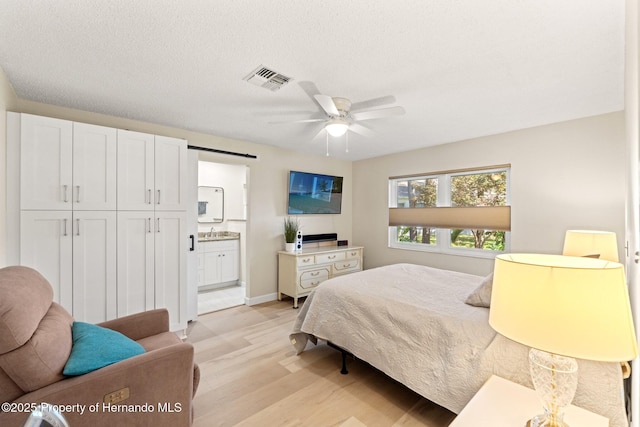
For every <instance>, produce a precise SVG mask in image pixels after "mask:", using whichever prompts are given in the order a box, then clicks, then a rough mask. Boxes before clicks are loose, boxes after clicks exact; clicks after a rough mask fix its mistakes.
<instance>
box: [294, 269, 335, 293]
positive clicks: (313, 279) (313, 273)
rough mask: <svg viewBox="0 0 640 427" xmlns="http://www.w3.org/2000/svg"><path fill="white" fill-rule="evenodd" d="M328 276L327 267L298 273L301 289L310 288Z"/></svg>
mask: <svg viewBox="0 0 640 427" xmlns="http://www.w3.org/2000/svg"><path fill="white" fill-rule="evenodd" d="M328 278H329V269H328V268H319V269H316V270H308V271H303V272H302V273H300V282H299V283H300V287H301V288H302V289H311V288H314V287H316V286H318V285H319V284H320V283H321V282H324V281H325V280H327V279H328Z"/></svg>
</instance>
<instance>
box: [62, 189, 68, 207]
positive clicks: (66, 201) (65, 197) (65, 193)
mask: <svg viewBox="0 0 640 427" xmlns="http://www.w3.org/2000/svg"><path fill="white" fill-rule="evenodd" d="M68 188H69V186H68V185H63V186H62V189H63V192H64V196H63V201H64V202H65V203H68V202H69V197H67V189H68Z"/></svg>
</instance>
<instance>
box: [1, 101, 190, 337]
mask: <svg viewBox="0 0 640 427" xmlns="http://www.w3.org/2000/svg"><path fill="white" fill-rule="evenodd" d="M7 124H8V126H7V162H8V165H10V166H11V167H9V168H7V176H8V187H9V188H8V191H7V194H8V201H9V203H8V205H9V206H10V210H11V211H10V212H8V224H9V227H8V228H9V230H8V233H7V235H8V242H9V243H8V247H10V248H11V250H14V251H15V253H19V254H20V256H19V259H16V260H15V261H16V262H17V263H20V264H23V265H28V266H31V267H33V268H35V269H37V270H38V271H40V272H41V273H42V274H43V275H44V276H45V277H46V278H47V279H48V280H49V281H50V282H51V285H52V286H53V288H54V295H55V300H56V301H57V302H59V303H60V304H61V305H62V306H64V307H65V308H66V309H67V310H68V311H69V312H70V313H72V314H73V316H74V318H75V319H76V320H78V321H85V322H92V323H96V322H100V321H104V320H109V319H113V318H115V317H119V316H123V315H126V314H131V313H135V312H140V311H144V310H150V309H153V308H160V307H166V308H167V309H168V310H169V316H170V322H171V330H173V331H177V330H179V329H185V328H186V326H187V319H186V317H187V314H186V286H187V282H186V254H187V241H188V235H187V230H186V209H185V207H186V179H187V173H186V168H187V143H186V141H185V140H181V139H176V138H167V137H161V136H155V135H149V134H144V133H139V132H131V131H125V130H118V129H113V128H107V127H102V126H94V125H89V124H84V123H76V122H70V121H66V120H60V119H54V118H48V117H40V116H33V115H30V114H19V113H11V112H10V113H7ZM14 165H19V167H18V166H14ZM14 230H16V231H14ZM15 258H18V257H17V256H16V257H15Z"/></svg>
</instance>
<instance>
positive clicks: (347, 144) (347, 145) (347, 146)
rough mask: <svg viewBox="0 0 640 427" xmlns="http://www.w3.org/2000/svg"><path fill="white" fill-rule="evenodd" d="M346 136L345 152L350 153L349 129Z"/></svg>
mask: <svg viewBox="0 0 640 427" xmlns="http://www.w3.org/2000/svg"><path fill="white" fill-rule="evenodd" d="M344 137H345V141H346V149H345V150H344V152H345V153H348V152H349V131H347V132H346V133H345V134H344Z"/></svg>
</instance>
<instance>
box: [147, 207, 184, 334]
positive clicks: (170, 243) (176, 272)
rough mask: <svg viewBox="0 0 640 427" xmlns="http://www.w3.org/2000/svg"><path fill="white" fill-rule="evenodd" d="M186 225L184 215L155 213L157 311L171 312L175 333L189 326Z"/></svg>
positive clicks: (170, 318)
mask: <svg viewBox="0 0 640 427" xmlns="http://www.w3.org/2000/svg"><path fill="white" fill-rule="evenodd" d="M186 223H187V221H186V213H185V212H156V222H155V232H154V239H155V298H156V308H162V307H164V308H167V309H168V310H169V321H170V326H171V330H172V331H177V330H179V329H184V328H186V327H187V288H186V284H187V271H186V264H187V263H186V259H187V258H186V254H187V241H188V237H189V236H188V235H187V224H186Z"/></svg>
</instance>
